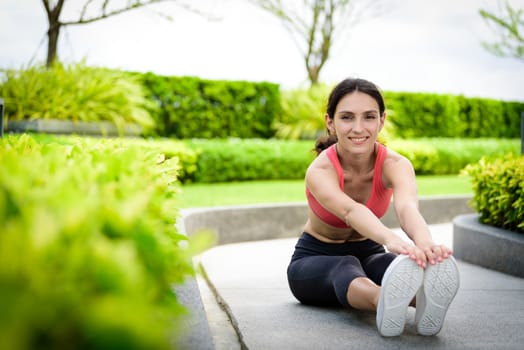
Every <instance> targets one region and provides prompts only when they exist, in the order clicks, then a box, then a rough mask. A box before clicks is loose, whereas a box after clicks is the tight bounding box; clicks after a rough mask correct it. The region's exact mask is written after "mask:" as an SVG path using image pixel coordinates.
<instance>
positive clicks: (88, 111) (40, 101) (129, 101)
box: [0, 63, 156, 132]
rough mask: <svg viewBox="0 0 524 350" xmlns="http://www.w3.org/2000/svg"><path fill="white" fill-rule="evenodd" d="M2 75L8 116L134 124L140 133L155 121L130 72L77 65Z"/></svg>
mask: <svg viewBox="0 0 524 350" xmlns="http://www.w3.org/2000/svg"><path fill="white" fill-rule="evenodd" d="M4 73H5V76H4V80H3V82H2V83H1V84H0V96H2V97H3V98H4V100H5V115H6V118H7V119H8V120H32V119H51V118H52V119H59V120H72V121H82V122H98V121H110V122H113V123H114V124H115V125H116V126H117V127H118V128H119V129H120V130H121V131H122V130H123V127H124V125H125V124H126V123H135V124H138V125H140V126H141V127H142V129H143V130H144V132H147V131H148V130H150V129H151V128H152V127H153V125H154V124H153V119H152V118H151V116H150V113H149V110H151V111H154V110H155V108H156V106H155V105H154V104H153V103H152V101H150V100H149V99H147V97H146V96H145V93H144V91H143V88H142V86H141V85H140V83H139V82H138V81H137V80H136V79H135V78H133V77H132V76H130V75H129V74H125V73H123V72H120V71H117V70H110V69H104V68H93V67H87V66H85V65H84V64H82V63H79V64H72V65H69V66H65V65H62V64H60V63H55V64H54V65H53V66H52V67H51V68H49V69H48V68H46V67H45V66H33V67H28V68H25V69H20V70H14V69H10V70H6V71H5V72H4Z"/></svg>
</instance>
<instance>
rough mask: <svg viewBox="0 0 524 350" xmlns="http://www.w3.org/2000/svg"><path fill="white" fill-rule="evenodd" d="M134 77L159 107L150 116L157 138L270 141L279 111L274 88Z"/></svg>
mask: <svg viewBox="0 0 524 350" xmlns="http://www.w3.org/2000/svg"><path fill="white" fill-rule="evenodd" d="M130 75H132V76H136V77H138V78H139V79H140V80H141V81H142V84H143V85H144V86H145V87H146V89H147V90H148V96H150V98H151V99H152V100H153V101H155V103H156V104H157V105H158V107H159V108H158V110H157V112H154V113H152V114H153V115H154V117H155V120H156V124H157V133H158V134H159V135H162V136H169V137H177V138H226V137H239V138H260V137H261V138H269V137H271V136H273V135H274V130H273V129H272V124H273V121H274V119H275V117H276V115H277V114H278V112H279V110H280V91H279V88H278V85H276V84H272V83H264V82H262V83H252V82H245V81H220V80H204V79H199V78H194V77H166V76H158V75H155V74H153V73H146V74H140V73H130Z"/></svg>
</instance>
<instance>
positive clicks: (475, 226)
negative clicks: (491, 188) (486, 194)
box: [453, 213, 524, 277]
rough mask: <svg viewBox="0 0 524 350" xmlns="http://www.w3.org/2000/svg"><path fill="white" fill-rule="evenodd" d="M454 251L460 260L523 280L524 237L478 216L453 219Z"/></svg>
mask: <svg viewBox="0 0 524 350" xmlns="http://www.w3.org/2000/svg"><path fill="white" fill-rule="evenodd" d="M453 251H454V255H455V257H456V258H458V259H461V260H463V261H466V262H469V263H472V264H475V265H479V266H482V267H486V268H489V269H492V270H496V271H500V272H503V273H507V274H510V275H513V276H517V277H524V259H523V258H522V257H523V256H524V235H523V234H519V233H516V232H513V231H509V230H503V229H500V228H498V227H494V226H489V225H484V224H482V223H480V222H479V215H478V214H477V213H474V214H465V215H458V216H456V217H455V218H454V219H453Z"/></svg>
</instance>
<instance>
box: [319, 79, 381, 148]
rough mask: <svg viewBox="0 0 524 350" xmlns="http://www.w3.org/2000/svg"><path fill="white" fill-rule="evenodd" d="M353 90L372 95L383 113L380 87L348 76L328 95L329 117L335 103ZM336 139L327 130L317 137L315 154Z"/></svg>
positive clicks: (333, 111) (330, 117)
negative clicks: (324, 133) (323, 134)
mask: <svg viewBox="0 0 524 350" xmlns="http://www.w3.org/2000/svg"><path fill="white" fill-rule="evenodd" d="M355 91H360V92H362V93H365V94H367V95H369V96H371V97H373V99H374V100H375V101H377V104H378V108H379V112H380V115H381V116H382V115H383V114H384V111H385V110H386V105H385V103H384V98H383V97H382V93H381V92H380V89H379V88H378V87H377V86H376V85H375V84H373V83H372V82H370V81H368V80H365V79H354V78H348V79H344V80H342V81H341V82H340V83H338V84H337V86H335V88H333V90H332V91H331V94H330V95H329V98H328V103H327V109H326V113H327V115H328V117H329V119H333V118H334V117H335V110H336V109H337V105H338V103H339V102H340V100H341V99H342V98H343V97H344V96H346V95H347V94H350V93H352V92H355ZM337 141H338V140H337V136H336V135H331V134H330V133H329V130H328V134H327V135H325V136H321V137H319V138H318V139H317V141H316V142H315V151H316V152H317V154H319V153H320V152H322V151H323V150H325V149H326V148H328V147H329V146H331V145H332V144H334V143H337Z"/></svg>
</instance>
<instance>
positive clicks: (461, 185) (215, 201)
mask: <svg viewBox="0 0 524 350" xmlns="http://www.w3.org/2000/svg"><path fill="white" fill-rule="evenodd" d="M417 186H418V192H419V195H420V196H435V195H452V194H472V190H471V184H470V181H469V179H468V178H467V177H465V176H458V175H444V176H419V177H417ZM178 199H179V206H180V208H195V207H215V206H227V205H243V204H261V203H283V202H305V200H306V196H305V190H304V181H303V180H280V181H247V182H229V183H215V184H187V185H183V186H181V191H180V193H179V194H178Z"/></svg>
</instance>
